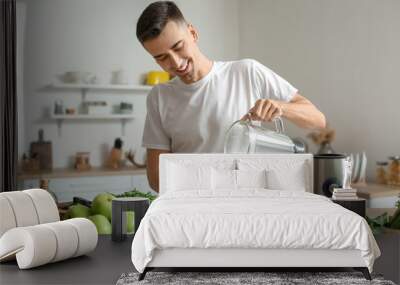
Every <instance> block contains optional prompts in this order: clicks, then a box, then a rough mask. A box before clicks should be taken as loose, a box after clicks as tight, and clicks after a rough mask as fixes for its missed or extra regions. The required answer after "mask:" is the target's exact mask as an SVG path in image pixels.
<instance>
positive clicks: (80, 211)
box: [67, 204, 90, 218]
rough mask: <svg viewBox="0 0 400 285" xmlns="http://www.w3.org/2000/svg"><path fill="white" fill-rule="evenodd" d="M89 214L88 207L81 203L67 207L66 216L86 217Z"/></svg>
mask: <svg viewBox="0 0 400 285" xmlns="http://www.w3.org/2000/svg"><path fill="white" fill-rule="evenodd" d="M89 215H90V208H89V207H86V206H85V205H82V204H76V205H72V206H70V207H69V208H68V211H67V217H68V218H86V217H89Z"/></svg>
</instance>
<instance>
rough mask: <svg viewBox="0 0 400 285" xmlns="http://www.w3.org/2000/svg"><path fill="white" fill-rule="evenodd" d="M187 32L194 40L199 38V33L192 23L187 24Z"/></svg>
mask: <svg viewBox="0 0 400 285" xmlns="http://www.w3.org/2000/svg"><path fill="white" fill-rule="evenodd" d="M188 29H189V33H190V34H191V35H192V37H193V40H194V42H197V41H198V40H199V33H198V32H197V30H196V28H195V27H193V25H192V24H188Z"/></svg>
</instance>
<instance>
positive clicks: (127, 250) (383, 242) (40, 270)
mask: <svg viewBox="0 0 400 285" xmlns="http://www.w3.org/2000/svg"><path fill="white" fill-rule="evenodd" d="M132 238H133V236H130V237H128V239H126V240H125V241H123V242H112V241H111V236H106V235H104V236H99V242H98V245H97V248H96V250H95V251H93V252H91V253H90V254H88V255H87V256H80V257H77V258H73V259H69V260H64V261H61V262H57V263H51V264H47V265H44V266H41V267H37V268H33V269H28V270H19V269H18V266H17V263H16V262H15V261H13V262H8V263H1V264H0V285H9V284H10V285H13V284H99V285H100V284H115V283H116V282H117V280H118V278H119V277H120V275H121V274H122V273H125V272H133V271H135V269H134V267H133V265H132V262H131V257H130V255H131V244H132ZM376 240H377V242H378V245H379V247H380V249H381V252H382V256H381V257H380V258H378V259H377V260H376V262H375V266H374V273H379V274H383V275H384V277H385V279H388V280H392V281H394V282H395V283H396V284H400V283H399V280H400V278H399V276H400V274H399V270H398V268H399V258H398V256H399V254H400V238H399V237H398V236H397V235H394V234H384V235H383V234H382V235H378V236H377V237H376ZM179 270H181V271H186V270H185V269H182V268H181V269H179ZM188 270H189V271H190V269H188ZM247 270H248V268H247V269H246V271H247ZM348 270H352V269H350V268H346V269H344V268H325V269H318V268H306V269H303V268H297V269H294V268H291V269H288V268H286V269H282V271H311V272H312V271H348ZM199 271H202V270H199ZM224 271H225V270H224ZM227 271H229V270H227ZM257 271H258V270H257ZM267 271H281V270H277V268H273V269H270V270H267Z"/></svg>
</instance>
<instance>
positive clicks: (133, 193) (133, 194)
mask: <svg viewBox="0 0 400 285" xmlns="http://www.w3.org/2000/svg"><path fill="white" fill-rule="evenodd" d="M115 197H118V198H121V197H143V198H147V199H149V200H150V203H151V202H153V201H154V200H155V199H156V198H157V195H154V194H152V193H150V192H147V193H143V192H140V191H138V190H137V189H136V188H135V189H133V190H132V191H128V192H124V193H122V194H119V195H115Z"/></svg>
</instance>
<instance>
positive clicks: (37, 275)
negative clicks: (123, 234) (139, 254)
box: [0, 235, 134, 285]
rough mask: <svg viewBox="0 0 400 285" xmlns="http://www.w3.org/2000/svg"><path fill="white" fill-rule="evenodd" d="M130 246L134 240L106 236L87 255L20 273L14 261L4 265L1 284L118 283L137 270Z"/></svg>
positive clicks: (101, 237)
mask: <svg viewBox="0 0 400 285" xmlns="http://www.w3.org/2000/svg"><path fill="white" fill-rule="evenodd" d="M131 244H132V237H128V239H126V240H125V241H123V242H118V243H117V242H112V241H111V236H106V235H103V236H99V242H98V244H97V248H96V250H94V251H93V252H91V253H89V254H88V255H87V256H80V257H76V258H72V259H68V260H64V261H60V262H57V263H51V264H47V265H44V266H40V267H37V268H32V269H27V270H19V269H18V265H17V263H16V262H15V261H13V262H7V263H2V264H0V284H1V285H9V284H115V283H116V282H117V280H118V278H119V277H120V275H121V274H122V273H124V272H132V271H134V267H133V265H132V261H131V257H130V255H131Z"/></svg>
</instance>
